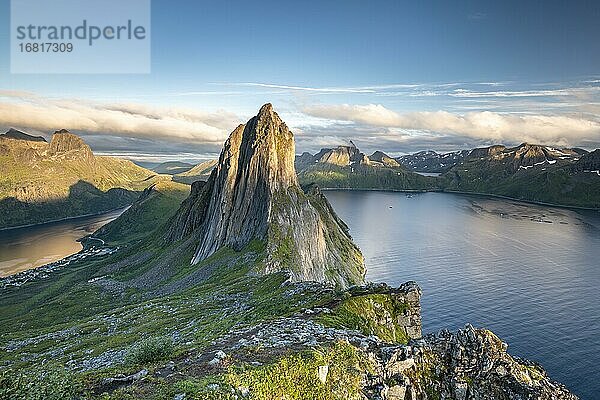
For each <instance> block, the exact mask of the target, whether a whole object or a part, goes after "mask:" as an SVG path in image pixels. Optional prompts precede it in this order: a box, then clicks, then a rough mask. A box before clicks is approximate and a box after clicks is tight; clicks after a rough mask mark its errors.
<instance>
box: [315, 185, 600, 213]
mask: <svg viewBox="0 0 600 400" xmlns="http://www.w3.org/2000/svg"><path fill="white" fill-rule="evenodd" d="M319 189H320V190H321V191H324V192H326V191H333V190H345V191H364V192H394V193H450V194H462V195H467V196H479V197H489V198H495V199H503V200H512V201H517V202H519V203H525V204H533V205H538V206H545V207H555V208H563V209H567V210H580V211H581V210H582V211H597V212H598V211H600V208H594V207H583V206H569V205H565V204H555V203H546V202H543V201H534V200H525V199H518V198H515V197H509V196H503V195H501V194H493V193H479V192H461V191H458V190H443V189H431V190H427V189H380V188H341V187H326V188H319Z"/></svg>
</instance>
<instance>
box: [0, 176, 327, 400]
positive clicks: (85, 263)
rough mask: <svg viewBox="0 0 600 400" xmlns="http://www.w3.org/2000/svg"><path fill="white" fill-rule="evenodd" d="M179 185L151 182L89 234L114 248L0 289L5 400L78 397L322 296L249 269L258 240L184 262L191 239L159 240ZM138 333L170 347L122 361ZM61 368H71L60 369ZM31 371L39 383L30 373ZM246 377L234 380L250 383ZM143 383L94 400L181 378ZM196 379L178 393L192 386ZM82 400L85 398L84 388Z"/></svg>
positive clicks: (180, 193)
mask: <svg viewBox="0 0 600 400" xmlns="http://www.w3.org/2000/svg"><path fill="white" fill-rule="evenodd" d="M188 190H189V187H188V186H186V185H181V184H176V183H173V182H161V183H159V184H157V185H156V186H155V187H154V188H153V189H152V190H148V191H147V192H146V193H144V195H142V196H141V198H140V199H139V201H138V202H136V203H135V204H134V205H133V206H132V207H131V208H130V209H129V210H128V211H126V212H125V213H124V215H123V217H121V218H122V219H121V218H119V219H117V220H115V221H113V222H112V223H110V224H109V225H107V226H106V227H105V228H104V229H102V230H101V231H99V232H97V233H96V234H95V236H96V237H101V238H103V239H105V240H106V241H107V245H109V246H110V247H112V248H115V247H117V246H118V247H119V250H118V251H117V252H116V253H115V254H113V255H109V256H99V257H91V258H87V259H85V260H80V261H75V262H72V263H71V264H70V265H69V266H68V267H66V268H64V269H62V270H59V271H57V272H54V273H52V274H51V275H50V276H49V277H48V278H46V279H39V280H36V281H33V282H29V283H26V284H24V285H23V286H21V287H5V288H3V289H2V290H3V295H2V297H1V298H0V347H1V348H3V349H4V351H2V352H1V353H0V394H5V393H13V392H14V393H16V392H20V393H18V395H17V394H15V396H14V398H15V399H25V398H35V397H32V396H30V395H31V394H32V393H34V392H35V393H37V392H43V393H45V394H44V395H43V396H41V397H40V398H53V397H52V396H58V397H56V398H63V397H64V398H72V397H70V393H71V392H70V391H67V392H63V391H62V390H66V389H65V388H69V389H72V391H73V393H77V395H82V393H85V390H84V388H85V387H87V388H91V387H94V386H95V385H99V384H100V383H101V381H102V379H103V378H105V377H108V376H114V375H115V374H116V373H125V374H127V373H131V372H136V371H138V370H139V369H140V368H142V367H145V368H150V369H153V368H156V367H157V364H156V362H157V361H160V360H162V359H164V357H174V358H177V357H179V355H180V354H184V353H186V352H188V351H191V349H196V350H194V351H197V350H200V349H202V348H205V347H207V346H209V345H210V343H211V341H212V340H214V339H215V338H217V337H220V336H221V335H223V334H224V333H226V332H228V331H229V330H230V329H231V328H232V327H233V326H238V327H240V326H245V325H252V324H256V323H258V322H260V321H265V320H270V319H274V318H278V317H281V316H286V315H290V314H292V313H295V312H298V311H300V310H302V309H303V308H306V307H312V306H314V305H316V304H323V303H325V302H329V301H331V299H330V297H328V296H323V294H322V293H321V292H318V291H311V289H310V288H309V289H305V290H301V291H300V290H297V289H295V288H294V287H289V286H285V285H282V284H283V282H284V281H285V280H286V279H287V277H286V276H285V275H284V274H272V275H268V276H266V277H259V276H257V275H256V274H253V273H252V271H253V270H254V269H255V267H256V265H257V263H260V262H261V260H262V257H263V255H264V244H262V243H261V242H253V243H251V244H250V245H248V246H247V247H246V248H245V249H243V250H242V251H240V252H235V251H233V250H230V249H228V248H223V249H221V250H220V251H218V252H217V253H215V254H214V255H213V256H211V257H210V258H209V259H207V260H205V261H203V262H202V263H200V264H198V265H190V263H189V260H190V259H191V257H192V254H193V250H194V246H192V243H190V242H188V241H185V240H184V241H181V242H175V243H167V242H164V240H163V238H164V231H165V226H166V224H168V223H169V220H170V218H171V217H172V216H173V215H174V213H175V212H176V210H177V209H178V207H179V204H180V202H181V200H182V199H183V198H184V197H185V196H186V195H187V192H188ZM172 255H176V257H172ZM148 277H150V278H148ZM98 278H101V279H98ZM146 278H148V279H147V280H146ZM32 338H33V339H32ZM148 338H166V339H165V340H168V342H169V343H174V344H175V347H174V348H173V350H172V351H171V350H169V351H168V352H167V353H166V354H163V353H161V352H159V353H160V354H162V355H160V356H159V358H160V357H162V358H161V359H160V360H159V359H156V358H153V357H151V358H150V359H148V360H145V359H144V360H143V361H136V362H131V361H127V359H128V357H127V356H126V355H127V354H130V353H133V352H135V351H137V350H136V349H137V348H138V345H139V344H140V343H141V342H143V340H144V339H148ZM7 349H8V350H7ZM83 360H92V361H89V362H90V363H92V364H89V363H88V364H86V363H85V362H83ZM101 360H111V366H103V364H102V361H101ZM140 363H141V364H140ZM82 365H84V366H85V365H92V369H93V372H76V371H80V369H79V368H81V366H82ZM63 366H67V367H69V368H72V367H74V366H76V367H77V368H76V370H75V371H73V370H71V372H65V370H64V368H63ZM84 368H85V367H84ZM41 369H43V371H44V373H43V376H44V379H36V378H34V376H38V375H37V374H39V371H40V370H41ZM54 372H56V375H53V374H54ZM248 373H249V372H244V373H242V374H241V375H239V376H237V378H236V379H240V380H247V379H251V378H252V376H251V375H248ZM28 374H31V375H28ZM65 374H66V375H65ZM194 374H200V376H204V375H205V374H206V373H205V372H202V371H197V372H195V373H194ZM28 376H29V378H27V377H28ZM182 378H183V377H182ZM19 379H21V380H19ZM23 379H31V381H29V384H28V386H27V388H24V386H19V384H20V383H19V382H22V380H23ZM194 379H196V378H194ZM202 379H204V378H202ZM149 383H150V385H151V386H153V387H152V388H151V389H148V390H147V391H146V392H144V393H142V394H136V395H132V394H127V389H124V390H119V391H116V392H114V393H113V394H112V395H111V396H110V397H106V396H105V397H102V398H103V399H105V398H113V399H125V398H152V399H162V398H164V396H165V393H168V394H169V396H171V397H172V396H173V394H174V393H173V394H172V393H171V392H172V391H178V392H179V391H181V388H180V385H182V384H183V383H182V381H181V379H178V380H177V381H162V380H158V381H154V380H151V381H150V382H149ZM206 383H207V382H204V383H203V385H201V387H200V388H196V389H194V388H187V389H188V390H192V389H193V390H192V391H193V392H198V391H200V392H201V391H203V390H205V389H206ZM3 390H4V392H3ZM10 390H13V392H10ZM57 393H58V394H57ZM85 396H86V397H85V398H88V397H89V398H95V396H94V395H93V394H92V393H89V392H88V394H87V395H85Z"/></svg>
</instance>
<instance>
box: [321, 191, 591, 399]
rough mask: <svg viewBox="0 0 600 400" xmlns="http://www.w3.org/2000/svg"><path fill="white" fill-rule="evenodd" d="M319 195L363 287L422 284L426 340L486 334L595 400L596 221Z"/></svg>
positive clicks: (510, 209) (560, 213) (381, 196)
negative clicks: (338, 221) (348, 238)
mask: <svg viewBox="0 0 600 400" xmlns="http://www.w3.org/2000/svg"><path fill="white" fill-rule="evenodd" d="M326 196H327V198H328V199H329V200H330V202H331V203H332V205H333V207H334V209H335V210H336V212H337V213H338V214H339V216H340V217H341V218H342V219H343V220H344V221H346V223H347V224H348V226H349V227H350V230H351V233H352V236H353V238H354V240H355V242H356V243H357V244H358V245H359V246H360V248H361V250H362V252H363V254H364V255H365V258H366V263H367V269H368V272H367V278H368V279H369V280H371V281H375V282H387V283H389V284H391V285H398V284H400V283H402V282H404V281H407V280H415V281H417V282H418V283H419V284H420V286H421V287H422V289H423V297H422V299H421V302H422V312H423V330H424V332H426V333H427V332H433V331H437V330H439V329H441V328H448V329H456V328H459V327H462V326H464V324H465V323H467V322H469V323H471V324H473V325H474V326H479V327H486V328H489V329H491V330H493V331H494V332H495V333H496V334H497V335H498V336H499V337H500V338H502V339H503V340H504V341H505V342H507V343H508V344H509V352H510V353H511V354H513V355H518V356H522V357H525V358H529V359H531V360H535V361H538V362H540V363H541V364H542V365H543V366H544V367H545V368H546V370H547V371H548V373H549V375H550V376H551V377H552V378H553V379H555V380H558V381H560V382H562V383H564V384H565V385H567V387H568V388H569V389H571V390H572V391H573V392H574V393H576V394H577V395H579V396H580V397H581V398H582V399H596V398H598V397H599V396H600V364H599V363H598V356H600V213H598V212H592V211H590V212H586V211H581V212H579V211H571V210H565V209H559V208H552V207H543V206H537V205H529V204H523V203H518V202H513V201H507V200H498V199H489V198H482V197H471V196H463V195H456V194H446V193H425V194H416V195H412V196H407V195H406V194H404V193H392V192H376V191H371V192H370V191H329V192H326ZM390 207H391V208H390Z"/></svg>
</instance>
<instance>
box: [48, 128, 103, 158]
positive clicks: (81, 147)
mask: <svg viewBox="0 0 600 400" xmlns="http://www.w3.org/2000/svg"><path fill="white" fill-rule="evenodd" d="M48 154H49V155H50V156H62V157H70V158H83V159H86V160H92V159H93V158H94V154H93V153H92V149H91V148H90V146H88V145H87V144H86V143H85V142H84V141H83V139H81V138H80V137H79V136H77V135H74V134H72V133H71V132H69V131H68V130H66V129H61V130H60V131H56V132H54V134H53V135H52V140H51V141H50V148H49V149H48Z"/></svg>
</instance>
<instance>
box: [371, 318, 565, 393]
mask: <svg viewBox="0 0 600 400" xmlns="http://www.w3.org/2000/svg"><path fill="white" fill-rule="evenodd" d="M507 347H508V346H507V344H506V343H504V342H502V341H501V340H500V339H499V338H498V337H497V336H496V335H494V334H493V333H492V332H490V331H488V330H485V329H475V328H473V327H472V326H471V325H466V326H465V328H464V329H460V330H458V331H456V332H449V331H441V332H440V333H438V334H436V335H428V336H426V337H424V338H423V339H422V340H417V341H413V342H411V343H409V345H406V346H399V347H395V348H394V347H392V348H385V347H383V348H380V349H378V351H377V352H375V353H373V354H372V356H374V359H375V360H376V365H377V368H376V371H377V372H376V374H375V375H372V376H367V378H366V381H365V382H366V383H365V391H366V393H367V397H368V398H371V399H382V400H385V399H388V400H406V399H456V400H467V399H486V400H487V399H489V400H509V399H537V400H543V399H544V400H545V399H548V400H550V399H552V400H558V399H577V397H576V396H574V395H573V394H571V393H570V392H569V391H568V390H567V389H566V388H565V387H564V386H563V385H561V384H560V383H558V382H555V381H553V380H551V379H550V378H549V377H548V375H547V374H546V371H544V369H543V368H542V367H541V366H540V365H538V364H536V363H533V362H531V361H528V360H523V359H519V358H516V357H512V356H511V355H510V354H508V353H507V352H506V350H507Z"/></svg>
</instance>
